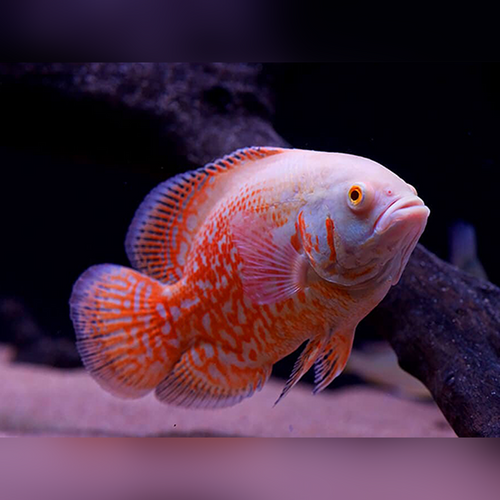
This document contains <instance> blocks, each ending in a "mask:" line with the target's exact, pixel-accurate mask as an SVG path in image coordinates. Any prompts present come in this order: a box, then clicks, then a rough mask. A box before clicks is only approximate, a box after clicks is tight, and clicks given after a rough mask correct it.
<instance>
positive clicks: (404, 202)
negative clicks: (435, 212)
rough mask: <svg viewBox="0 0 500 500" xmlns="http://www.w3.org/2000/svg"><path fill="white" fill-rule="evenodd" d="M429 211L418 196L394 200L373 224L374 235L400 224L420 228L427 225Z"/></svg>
mask: <svg viewBox="0 0 500 500" xmlns="http://www.w3.org/2000/svg"><path fill="white" fill-rule="evenodd" d="M430 212H431V211H430V210H429V208H428V207H426V206H425V204H424V202H423V201H422V199H420V198H419V197H418V196H407V197H403V198H400V199H399V200H396V201H395V202H394V203H392V204H391V205H389V207H388V208H387V209H386V210H385V211H384V212H382V214H381V215H380V217H379V218H378V220H377V221H376V223H375V230H374V232H375V234H377V235H382V234H385V233H386V232H387V231H389V230H392V229H395V228H396V227H399V226H400V225H401V223H404V224H405V225H407V224H410V225H411V226H415V225H417V226H421V227H422V231H423V229H424V227H425V224H426V223H427V218H428V217H429V214H430Z"/></svg>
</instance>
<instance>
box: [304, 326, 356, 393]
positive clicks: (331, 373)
mask: <svg viewBox="0 0 500 500" xmlns="http://www.w3.org/2000/svg"><path fill="white" fill-rule="evenodd" d="M353 340H354V329H347V330H342V331H336V332H335V333H333V334H332V335H331V336H330V338H329V339H328V340H327V341H326V342H325V344H324V346H323V350H322V352H321V354H320V355H319V356H318V357H317V359H316V362H315V363H314V390H313V393H314V394H317V393H318V392H320V391H322V390H323V389H324V388H325V387H327V386H328V385H329V384H330V383H331V382H333V380H334V379H335V378H336V377H337V376H338V375H340V373H341V372H342V370H343V369H344V367H345V365H346V363H347V360H348V358H349V355H350V354H351V349H352V341H353Z"/></svg>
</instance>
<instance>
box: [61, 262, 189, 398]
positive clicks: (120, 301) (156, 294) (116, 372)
mask: <svg viewBox="0 0 500 500" xmlns="http://www.w3.org/2000/svg"><path fill="white" fill-rule="evenodd" d="M164 289H165V287H164V285H162V284H161V283H160V282H158V281H156V280H154V279H151V278H149V277H148V276H145V275H143V274H141V273H139V272H137V271H133V270H132V269H127V268H125V267H121V266H116V265H111V264H102V265H98V266H93V267H91V268H89V269H88V270H87V271H85V272H84V273H83V274H82V275H81V276H80V278H79V279H78V281H77V282H76V283H75V285H74V287H73V292H72V295H71V299H70V315H71V319H72V321H73V325H74V328H75V332H76V337H77V348H78V351H79V353H80V356H81V358H82V361H83V364H84V366H85V367H86V368H87V370H88V371H89V372H90V374H91V375H92V377H93V378H94V379H95V380H96V381H97V382H98V383H99V385H101V386H102V387H103V388H104V389H105V390H107V391H108V392H111V393H112V394H114V395H116V396H119V397H122V398H129V399H135V398H139V397H142V396H144V395H145V394H147V393H148V392H150V391H152V390H153V389H154V388H155V387H156V386H157V385H158V384H159V383H160V381H161V380H163V379H164V378H165V376H166V375H167V374H168V372H169V371H170V370H171V369H172V367H173V365H174V364H175V362H176V361H177V360H178V358H179V356H180V351H179V339H178V338H177V336H176V333H175V327H174V324H173V323H172V321H171V320H172V317H171V314H170V312H169V310H168V305H167V304H166V302H165V298H164V296H163V292H164Z"/></svg>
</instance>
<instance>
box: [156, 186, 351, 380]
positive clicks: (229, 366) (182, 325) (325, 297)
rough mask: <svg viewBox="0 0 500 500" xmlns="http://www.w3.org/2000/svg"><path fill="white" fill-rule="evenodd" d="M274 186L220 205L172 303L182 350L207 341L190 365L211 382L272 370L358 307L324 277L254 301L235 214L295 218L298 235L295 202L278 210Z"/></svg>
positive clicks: (277, 222)
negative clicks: (235, 237) (233, 227)
mask: <svg viewBox="0 0 500 500" xmlns="http://www.w3.org/2000/svg"><path fill="white" fill-rule="evenodd" d="M273 191H275V188H274V189H273ZM273 191H271V190H270V189H268V190H265V189H263V188H261V187H258V186H246V187H244V188H242V189H241V191H240V192H239V193H238V195H236V196H234V197H232V198H230V199H228V200H226V201H224V202H223V203H222V204H221V205H220V206H219V207H218V209H217V210H216V211H215V212H214V213H213V214H212V216H211V217H210V220H208V221H207V223H206V224H205V225H204V226H203V227H202V228H201V230H200V232H199V234H198V237H197V240H196V241H195V242H194V244H193V247H192V248H191V252H190V256H189V261H188V264H187V265H186V268H185V270H184V272H185V277H184V278H183V280H181V281H180V282H179V283H178V284H177V287H176V288H177V290H178V292H177V293H175V294H172V295H170V294H169V296H168V299H167V300H166V301H165V306H166V307H169V310H170V315H171V316H172V318H173V319H172V320H171V321H172V329H173V330H176V331H177V335H178V337H179V338H181V339H183V342H184V345H183V346H182V349H187V348H188V347H192V346H194V347H196V346H202V347H200V348H199V349H198V350H197V352H198V357H197V358H198V359H196V360H194V359H191V358H190V359H189V362H190V364H191V365H192V367H195V368H196V371H197V373H198V374H199V375H200V376H205V377H207V379H208V380H209V381H210V382H211V383H220V382H221V378H222V379H223V381H224V383H227V384H229V385H231V384H233V382H234V381H233V377H236V378H238V376H239V375H241V374H245V373H247V374H248V375H249V376H253V375H252V374H253V373H254V371H255V369H258V368H266V367H270V366H271V365H272V364H274V363H275V362H277V361H278V360H279V359H281V358H282V357H284V356H285V355H287V354H289V353H291V352H293V351H294V350H295V349H297V348H298V347H299V346H300V345H301V344H302V343H303V342H304V341H305V340H307V339H309V338H311V337H315V336H324V335H326V334H328V333H329V332H330V331H331V329H332V326H333V325H335V323H337V322H340V321H341V319H342V318H345V317H347V316H348V314H349V310H350V309H352V307H351V306H352V304H353V300H352V299H351V297H350V295H349V293H348V292H347V291H345V290H340V289H338V287H335V286H333V285H331V284H329V283H327V282H325V281H319V280H318V281H316V282H315V283H312V284H311V286H310V287H308V288H307V289H306V290H304V291H303V292H299V293H298V294H296V295H295V296H293V297H291V298H289V299H287V300H284V301H281V302H278V303H276V304H264V305H258V304H253V303H251V302H250V301H249V300H248V298H247V297H246V296H245V293H244V289H243V284H242V281H241V266H242V261H241V255H240V254H239V253H238V251H237V248H236V246H235V244H234V242H233V241H232V237H231V231H230V227H229V221H230V220H231V218H232V217H234V215H235V214H236V213H237V212H241V211H243V212H246V213H249V212H250V213H257V214H259V216H260V217H263V218H265V219H266V220H267V221H268V222H269V223H270V225H271V227H273V226H274V227H275V228H279V227H282V226H284V225H287V223H288V225H289V226H290V238H291V239H292V240H293V238H294V237H295V238H297V235H296V233H295V221H296V219H297V214H296V209H295V207H294V206H293V204H290V205H289V206H288V207H283V206H280V208H279V210H277V209H276V208H275V207H274V206H273V205H272V204H271V203H270V201H269V198H270V197H271V196H273ZM292 230H293V232H292ZM181 311H182V314H181ZM207 345H209V346H210V347H211V348H209V349H207V348H206V346H207Z"/></svg>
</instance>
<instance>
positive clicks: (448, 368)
mask: <svg viewBox="0 0 500 500" xmlns="http://www.w3.org/2000/svg"><path fill="white" fill-rule="evenodd" d="M367 320H368V321H369V322H370V323H372V324H373V325H374V326H375V325H376V327H377V328H379V329H380V333H381V334H382V335H384V336H385V338H386V339H387V340H388V341H389V342H390V343H391V345H392V347H393V348H394V350H395V351H396V353H397V356H398V359H399V364H400V365H401V367H402V368H403V369H405V370H406V371H408V372H409V373H411V374H412V375H414V376H415V377H417V378H418V379H419V380H421V381H422V382H423V383H424V384H425V385H426V386H427V388H428V389H429V390H430V392H431V393H432V396H433V397H434V400H435V401H436V403H437V404H438V406H439V408H440V409H441V411H442V412H443V414H444V415H445V417H446V419H447V420H448V422H449V423H450V424H451V426H452V427H453V429H454V431H455V432H456V433H457V434H458V435H459V436H496V437H498V436H500V289H499V288H497V287H496V286H494V285H492V284H491V283H489V282H486V281H482V280H479V279H477V278H474V277H472V276H470V275H468V274H466V273H463V272H461V271H460V270H458V269H457V268H456V267H454V266H451V265H449V264H447V263H446V262H443V261H442V260H441V259H439V258H438V257H436V256H435V255H434V254H432V253H431V252H429V251H427V250H426V249H425V248H424V247H422V246H421V245H418V246H417V248H416V249H415V251H414V252H413V255H412V256H411V258H410V261H409V263H408V266H407V268H406V270H405V272H404V274H403V276H402V278H401V281H400V283H399V284H398V285H396V287H394V288H393V289H392V290H391V291H390V292H389V294H388V295H387V297H386V298H385V299H384V300H383V302H382V303H381V304H380V305H379V307H378V308H377V309H376V310H375V311H373V313H372V314H371V315H370V317H369V318H367Z"/></svg>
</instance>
